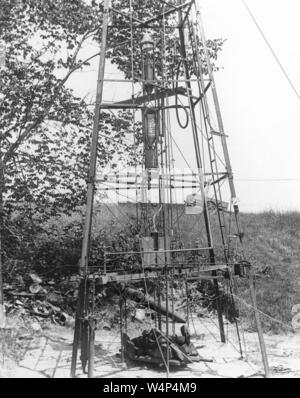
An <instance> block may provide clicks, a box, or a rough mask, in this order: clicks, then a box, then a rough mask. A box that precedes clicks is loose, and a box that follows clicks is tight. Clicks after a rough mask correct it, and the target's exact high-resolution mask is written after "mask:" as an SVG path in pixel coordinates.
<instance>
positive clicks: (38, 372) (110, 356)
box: [0, 317, 300, 378]
mask: <svg viewBox="0 0 300 398" xmlns="http://www.w3.org/2000/svg"><path fill="white" fill-rule="evenodd" d="M34 329H35V330H34ZM226 329H227V330H226V333H227V337H228V342H227V343H226V344H222V343H220V342H219V336H218V328H217V326H216V324H215V321H214V320H213V319H211V318H208V317H204V318H201V319H199V318H194V319H193V322H192V324H191V325H190V330H191V333H193V343H194V345H195V346H196V348H197V350H198V352H199V354H200V356H201V357H202V358H203V359H208V360H212V362H200V363H194V364H191V365H189V366H188V367H187V368H186V369H182V370H180V371H173V372H171V373H170V378H177V377H182V378H201V377H202V378H204V377H205V378H240V377H246V378H249V377H263V374H264V373H263V366H262V362H261V356H260V353H259V345H258V340H257V335H256V334H255V333H244V336H243V337H244V339H242V340H244V341H245V342H246V351H245V350H244V354H243V358H241V355H240V353H239V350H238V342H237V337H236V333H235V328H234V327H233V326H232V325H227V326H226ZM134 330H136V328H135V327H133V328H132V329H129V331H128V333H129V335H130V337H133V336H132V334H133V333H134ZM21 332H22V331H21ZM10 333H12V332H10ZM8 338H9V332H7V339H8ZM12 338H13V336H12V334H11V339H12ZM72 338H73V330H72V328H71V327H69V328H67V327H62V326H59V325H50V324H49V325H44V326H43V328H38V327H37V326H35V327H34V326H33V328H32V327H31V329H30V330H29V329H28V328H24V330H23V333H20V330H19V333H18V337H17V342H15V345H13V344H12V346H11V350H13V349H14V350H15V351H16V353H17V354H18V356H19V360H16V356H15V358H14V359H13V358H11V357H10V359H9V358H8V357H6V358H5V357H4V356H3V358H2V363H0V376H1V377H6V378H10V377H14V378H15V377H21V378H66V377H70V362H71V354H72ZM265 341H266V345H267V352H268V357H269V364H270V368H271V372H272V377H281V378H282V377H284V378H287V377H292V378H297V377H300V334H286V335H265ZM95 348H96V349H95V353H96V358H95V377H103V378H126V377H133V378H148V377H152V378H165V377H166V372H165V369H149V368H148V367H146V366H140V365H136V364H127V365H125V364H122V363H121V360H120V355H119V349H120V335H119V333H118V331H117V330H103V329H100V328H99V330H98V331H97V335H96V347H95ZM2 351H3V350H2ZM2 353H3V352H2ZM77 377H79V378H81V377H86V375H84V374H83V373H82V370H81V367H80V363H79V362H78V370H77Z"/></svg>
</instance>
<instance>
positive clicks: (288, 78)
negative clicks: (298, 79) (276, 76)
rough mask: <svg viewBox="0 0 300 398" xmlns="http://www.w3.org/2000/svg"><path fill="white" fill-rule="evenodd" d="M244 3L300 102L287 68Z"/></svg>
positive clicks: (299, 96)
mask: <svg viewBox="0 0 300 398" xmlns="http://www.w3.org/2000/svg"><path fill="white" fill-rule="evenodd" d="M242 2H243V4H244V6H245V8H246V9H247V11H248V13H249V15H250V16H251V18H252V20H253V22H254V23H255V25H256V27H257V29H258V30H259V32H260V34H261V36H262V38H263V39H264V41H265V43H266V44H267V46H268V47H269V50H270V51H271V53H272V55H273V57H274V58H275V60H276V62H277V64H278V65H279V67H280V69H281V71H282V72H283V74H284V76H285V77H286V79H287V81H288V82H289V84H290V86H291V88H292V89H293V91H294V93H295V94H296V96H297V98H298V99H299V100H300V95H299V93H298V91H297V89H296V87H295V85H294V84H293V82H292V80H291V79H290V77H289V75H288V73H287V72H286V70H285V68H284V67H283V65H282V63H281V62H280V60H279V58H278V57H277V55H276V53H275V51H274V50H273V48H272V46H271V44H270V42H269V41H268V39H267V38H266V36H265V34H264V32H263V30H262V29H261V27H260V26H259V24H258V22H257V20H256V19H255V16H254V15H253V13H252V12H251V10H250V8H249V7H248V5H247V3H246V1H245V0H242Z"/></svg>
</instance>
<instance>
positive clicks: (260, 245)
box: [121, 204, 300, 333]
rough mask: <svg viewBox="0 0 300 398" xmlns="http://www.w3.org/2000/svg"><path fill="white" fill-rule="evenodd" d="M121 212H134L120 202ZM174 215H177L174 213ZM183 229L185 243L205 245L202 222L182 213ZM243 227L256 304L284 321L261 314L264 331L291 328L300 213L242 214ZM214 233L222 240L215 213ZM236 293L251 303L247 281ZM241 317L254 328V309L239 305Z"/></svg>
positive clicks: (299, 274)
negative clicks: (252, 269)
mask: <svg viewBox="0 0 300 398" xmlns="http://www.w3.org/2000/svg"><path fill="white" fill-rule="evenodd" d="M121 206H122V207H123V208H122V212H123V213H124V211H125V210H126V213H128V214H134V213H133V211H134V210H133V208H134V206H131V205H128V204H126V205H121ZM182 212H183V207H182V206H178V209H177V210H176V212H175V213H176V214H177V213H178V215H179V216H180V215H181V214H182ZM173 217H174V218H176V217H177V215H173ZM180 223H181V230H182V231H181V232H182V237H183V240H184V241H185V243H186V245H187V246H188V245H189V244H192V245H193V244H195V242H198V243H200V244H203V245H204V246H205V245H206V234H205V227H204V223H203V221H200V222H196V223H195V222H194V219H193V218H191V217H190V216H185V215H183V216H181V219H180ZM240 224H241V229H242V231H243V232H244V233H245V237H244V249H245V253H246V256H247V258H249V259H250V260H251V263H252V264H253V268H254V271H255V274H256V281H255V283H256V289H257V305H258V308H259V309H260V310H261V311H263V312H264V313H266V314H268V315H269V316H271V317H273V318H275V319H277V320H279V321H281V322H283V323H284V324H286V325H287V327H284V326H283V325H281V324H279V323H275V322H272V321H271V320H270V319H268V318H267V317H264V316H262V323H263V328H264V330H265V331H271V332H273V333H279V332H282V331H285V332H287V331H291V329H290V327H291V321H292V317H293V315H292V313H291V312H292V308H293V306H294V305H296V304H300V250H299V247H300V213H297V212H274V211H268V212H263V213H242V214H240ZM211 226H212V231H213V236H214V237H215V240H216V242H217V243H218V241H219V229H218V227H217V219H216V215H214V216H212V217H211ZM237 293H238V295H239V296H240V297H241V299H243V300H245V301H246V302H247V303H248V304H251V300H250V295H249V289H248V283H247V282H246V280H243V279H240V280H238V281H237ZM239 310H240V314H241V317H242V318H243V320H244V322H245V323H246V326H247V329H250V330H251V329H253V327H254V316H253V311H251V310H249V307H246V306H245V305H244V304H241V302H240V304H239Z"/></svg>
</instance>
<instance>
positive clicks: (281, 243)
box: [241, 212, 300, 331]
mask: <svg viewBox="0 0 300 398" xmlns="http://www.w3.org/2000/svg"><path fill="white" fill-rule="evenodd" d="M241 222H242V225H243V229H244V230H245V233H246V236H245V248H246V251H247V254H248V255H249V256H251V258H253V260H254V266H255V269H256V271H257V278H256V286H257V301H258V307H259V308H260V309H261V310H262V311H264V312H265V313H267V314H268V315H270V316H272V317H274V318H276V319H279V320H281V321H283V322H285V323H287V324H289V325H291V320H292V314H291V311H292V308H293V306H294V305H296V304H300V250H299V248H300V214H299V213H296V212H290V213H275V212H267V213H259V214H242V215H241ZM241 285H242V284H241ZM242 286H243V285H242ZM243 296H244V297H245V298H246V300H247V301H248V302H250V300H249V298H248V292H247V291H245V292H244V293H243ZM248 312H249V311H248V310H247V311H246V309H245V308H244V309H243V315H244V316H246V317H247V319H249V314H248ZM252 321H253V318H252ZM263 323H264V326H265V329H271V330H272V331H279V330H282V327H281V326H280V325H278V324H276V323H272V322H271V321H270V320H268V319H267V318H264V317H263ZM286 330H288V329H286Z"/></svg>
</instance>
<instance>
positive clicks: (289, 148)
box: [70, 0, 300, 211]
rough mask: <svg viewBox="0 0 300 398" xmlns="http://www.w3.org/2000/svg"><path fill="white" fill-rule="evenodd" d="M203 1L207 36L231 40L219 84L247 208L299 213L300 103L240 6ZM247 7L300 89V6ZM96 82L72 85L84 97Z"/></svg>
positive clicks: (232, 1)
mask: <svg viewBox="0 0 300 398" xmlns="http://www.w3.org/2000/svg"><path fill="white" fill-rule="evenodd" d="M198 1H199V3H200V4H201V6H202V14H203V21H204V27H205V31H206V36H207V38H218V37H222V38H225V39H226V40H227V41H226V43H225V45H224V47H223V51H222V53H221V54H220V56H219V60H218V65H220V66H222V67H223V69H222V70H221V71H219V72H218V73H216V75H215V79H216V84H217V90H218V94H219V98H220V103H221V110H222V115H223V119H224V124H225V130H226V134H227V135H229V140H228V145H229V150H230V155H231V161H232V166H233V170H234V175H235V179H236V188H237V194H238V197H239V199H240V207H241V210H242V211H262V210H270V209H275V210H300V167H299V166H300V165H299V163H300V162H299V151H300V138H299V137H300V112H299V110H300V101H299V99H298V98H297V97H296V95H295V93H294V92H293V91H292V89H291V87H290V86H289V83H288V82H287V80H286V79H285V77H284V75H283V74H282V71H281V70H280V68H279V66H278V65H277V64H276V62H275V60H274V58H273V56H272V54H271V53H270V51H269V49H268V48H267V46H266V44H265V42H264V41H263V39H262V37H261V36H260V34H259V32H258V30H257V28H256V26H255V25H254V23H253V21H252V20H251V18H250V16H249V14H248V13H247V11H246V9H245V8H244V6H243V3H242V1H241V0H226V1H224V0H198ZM248 6H249V7H250V8H251V10H252V11H253V13H254V15H255V17H256V18H257V20H258V22H259V24H260V25H261V28H262V29H263V31H264V33H265V35H266V36H267V38H268V40H269V42H270V43H271V45H272V47H273V49H274V51H275V53H276V54H277V56H278V57H279V59H280V60H281V63H282V64H283V66H284V67H285V69H286V71H287V72H288V74H289V75H290V78H291V80H292V81H293V83H294V84H295V86H296V88H297V89H298V90H299V91H300V74H299V64H300V24H299V16H300V2H299V0H285V1H283V0H248ZM90 50H91V49H90ZM92 50H97V49H96V48H94V49H92ZM90 69H92V70H93V69H95V70H96V69H97V61H96V62H95V63H93V64H92V65H91V67H90ZM106 72H111V73H113V72H115V70H113V69H112V68H107V69H106ZM111 77H112V76H111ZM96 78H97V73H96V71H94V72H90V73H78V74H75V77H73V79H72V80H71V83H70V84H71V86H72V87H73V88H74V89H75V91H76V93H77V94H79V95H85V94H86V93H89V92H91V91H94V90H95V88H96ZM119 89H120V87H119V86H117V87H116V92H117V90H119ZM113 95H114V93H113V92H111V91H110V92H109V97H106V98H110V99H112V96H113ZM116 95H117V94H116ZM125 96H126V95H125ZM104 99H105V94H104ZM116 99H118V97H116ZM183 142H184V140H183ZM182 145H183V146H184V143H183V144H182ZM184 149H187V150H189V148H183V150H184ZM243 179H271V180H272V179H273V180H274V179H299V180H298V181H297V180H296V181H295V180H294V181H268V182H267V181H260V182H257V181H241V180H243Z"/></svg>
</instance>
